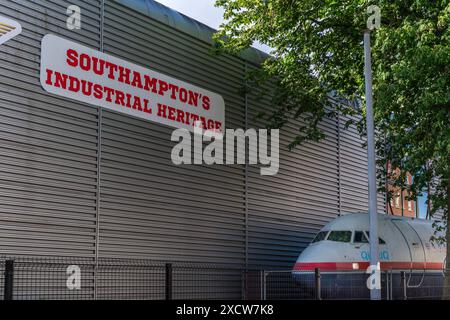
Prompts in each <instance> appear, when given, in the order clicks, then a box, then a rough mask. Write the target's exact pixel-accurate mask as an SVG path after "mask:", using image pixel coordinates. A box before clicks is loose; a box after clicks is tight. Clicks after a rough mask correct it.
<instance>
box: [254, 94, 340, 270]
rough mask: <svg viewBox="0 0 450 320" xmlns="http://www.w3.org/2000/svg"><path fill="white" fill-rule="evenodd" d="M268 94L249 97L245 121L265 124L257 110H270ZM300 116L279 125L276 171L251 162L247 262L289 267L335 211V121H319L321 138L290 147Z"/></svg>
mask: <svg viewBox="0 0 450 320" xmlns="http://www.w3.org/2000/svg"><path fill="white" fill-rule="evenodd" d="M270 105H271V101H270V100H269V98H268V97H266V98H264V99H257V98H256V97H255V96H254V95H252V94H250V95H249V97H248V110H249V114H248V119H249V127H250V128H252V127H256V128H264V127H265V122H264V121H263V120H262V119H261V118H259V117H258V116H257V115H258V114H259V113H260V112H261V111H263V112H266V114H269V113H270V112H271V111H272V110H273V109H272V108H271V107H269V106H270ZM300 123H301V122H300V121H293V120H292V121H290V122H289V123H288V124H287V125H286V126H285V127H283V129H282V130H280V168H279V172H278V174H277V175H275V176H261V175H260V171H259V168H257V167H254V166H250V168H249V178H248V207H249V209H248V210H249V212H248V216H249V217H248V254H249V265H250V266H252V267H269V268H291V267H292V265H293V263H294V262H295V260H296V258H297V257H298V255H299V253H300V252H301V251H302V250H303V249H304V248H305V247H306V246H307V245H308V244H309V242H310V241H311V239H312V237H314V235H315V234H316V233H317V232H318V231H319V229H320V228H322V226H323V225H324V224H326V223H327V222H328V221H330V220H331V219H333V218H335V217H336V216H337V214H338V167H337V163H338V162H337V156H338V151H337V128H336V123H335V122H334V121H325V122H323V123H322V124H321V127H322V128H323V129H324V131H325V132H326V133H327V135H328V137H327V139H326V140H324V141H322V142H320V143H307V144H304V145H302V146H300V147H297V148H296V149H294V150H292V151H289V150H288V145H289V143H290V142H292V141H293V139H294V137H295V136H296V132H297V130H298V126H299V124H300Z"/></svg>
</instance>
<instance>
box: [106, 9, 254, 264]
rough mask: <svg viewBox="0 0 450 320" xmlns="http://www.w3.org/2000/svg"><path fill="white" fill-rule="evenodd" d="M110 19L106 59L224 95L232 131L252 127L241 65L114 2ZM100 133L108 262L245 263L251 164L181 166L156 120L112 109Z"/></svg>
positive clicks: (167, 132)
mask: <svg viewBox="0 0 450 320" xmlns="http://www.w3.org/2000/svg"><path fill="white" fill-rule="evenodd" d="M105 17H106V19H105V31H104V40H105V52H106V53H109V54H113V55H115V56H118V57H121V58H123V59H126V60H128V61H132V62H134V63H137V64H140V65H142V66H144V67H148V68H151V69H153V70H156V71H158V72H162V73H164V74H167V75H170V76H172V77H175V78H178V79H180V80H183V81H186V82H189V83H193V84H195V85H197V86H200V87H203V88H205V89H208V90H211V91H213V92H216V93H218V94H220V95H222V96H223V98H224V99H225V103H226V119H225V122H226V126H227V128H241V127H243V126H244V112H245V106H244V98H243V97H242V95H240V94H239V89H240V87H241V85H242V79H243V76H244V71H245V70H244V64H243V62H242V61H241V60H239V59H237V58H235V57H231V56H225V57H224V56H219V57H214V56H212V55H210V54H209V50H210V46H209V45H207V44H205V43H203V42H201V41H199V40H197V39H194V38H192V37H190V36H187V35H183V34H181V33H179V32H177V31H176V30H174V29H172V28H170V27H169V26H165V25H161V24H160V23H159V22H157V21H153V20H152V19H151V18H149V17H146V16H144V15H141V14H139V13H137V12H135V11H133V10H131V9H128V8H126V7H124V6H122V5H119V4H117V3H115V2H113V1H107V2H106V8H105ZM130 20H132V21H133V23H132V24H130V23H129V21H130ZM102 128H103V131H102V153H101V154H102V158H101V159H102V162H101V178H100V181H101V185H100V190H101V199H100V246H99V254H100V256H101V257H117V256H121V257H130V258H151V259H164V260H178V261H197V262H208V263H227V264H237V265H243V264H244V262H245V210H244V201H245V199H244V196H245V194H244V167H243V166H220V165H217V166H196V165H181V166H176V165H173V164H172V162H171V159H170V154H171V149H172V147H173V146H174V145H175V142H171V141H170V136H171V133H172V131H173V129H172V128H169V127H165V126H162V125H158V124H155V123H149V122H146V121H142V120H138V119H134V118H130V117H127V116H125V115H121V114H117V113H113V112H106V111H104V112H103V119H102Z"/></svg>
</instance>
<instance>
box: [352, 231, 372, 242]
mask: <svg viewBox="0 0 450 320" xmlns="http://www.w3.org/2000/svg"><path fill="white" fill-rule="evenodd" d="M353 242H354V243H369V241H368V240H367V237H366V235H365V234H364V232H362V231H355V236H354V238H353Z"/></svg>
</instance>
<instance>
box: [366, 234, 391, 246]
mask: <svg viewBox="0 0 450 320" xmlns="http://www.w3.org/2000/svg"><path fill="white" fill-rule="evenodd" d="M366 234H367V238H368V239H370V234H369V231H366ZM378 243H379V244H386V241H384V240H383V239H381V238H378Z"/></svg>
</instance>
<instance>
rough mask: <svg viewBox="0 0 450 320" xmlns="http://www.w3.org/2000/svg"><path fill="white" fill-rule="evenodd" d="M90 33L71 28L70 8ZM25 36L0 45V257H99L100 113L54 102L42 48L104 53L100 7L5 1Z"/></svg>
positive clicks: (1, 0)
mask: <svg viewBox="0 0 450 320" xmlns="http://www.w3.org/2000/svg"><path fill="white" fill-rule="evenodd" d="M69 4H76V5H78V6H80V7H81V9H82V10H83V12H84V19H83V23H84V28H83V29H82V30H81V31H77V32H73V31H69V30H67V28H66V19H67V15H66V9H67V6H69ZM0 8H1V15H4V16H7V17H10V18H11V19H14V20H16V21H18V22H19V23H20V24H21V25H22V28H23V31H22V33H21V34H20V35H19V36H17V37H15V38H13V39H11V40H9V41H7V42H6V43H4V44H2V45H1V46H0V74H1V77H0V254H12V255H39V256H41V255H60V256H69V255H70V256H83V257H93V256H94V254H95V222H96V172H97V167H96V163H97V133H98V125H97V124H98V119H97V110H96V108H93V107H91V106H88V105H83V104H80V103H75V102H73V101H69V100H67V99H62V98H58V97H56V96H53V95H49V94H47V93H46V92H44V90H43V89H42V87H41V85H40V82H39V61H40V41H41V39H42V36H43V35H45V34H47V33H54V34H58V35H61V36H63V37H66V38H69V39H73V40H74V41H77V42H81V43H84V44H87V45H89V46H92V47H99V40H100V37H99V32H98V30H99V27H100V1H70V3H69V2H67V1H20V0H0Z"/></svg>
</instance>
